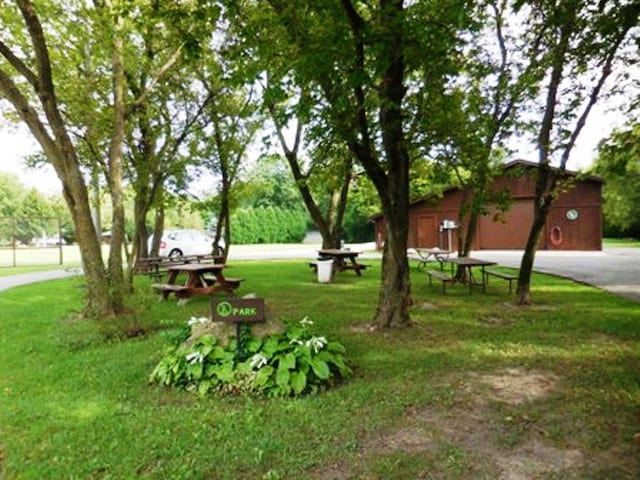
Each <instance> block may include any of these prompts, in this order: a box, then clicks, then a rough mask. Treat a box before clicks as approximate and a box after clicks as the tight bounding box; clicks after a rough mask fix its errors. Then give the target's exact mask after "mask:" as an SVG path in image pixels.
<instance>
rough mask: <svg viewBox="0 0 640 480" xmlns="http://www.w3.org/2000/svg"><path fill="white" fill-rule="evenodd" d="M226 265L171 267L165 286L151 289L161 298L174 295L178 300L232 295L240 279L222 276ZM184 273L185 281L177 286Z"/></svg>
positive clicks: (183, 265)
mask: <svg viewBox="0 0 640 480" xmlns="http://www.w3.org/2000/svg"><path fill="white" fill-rule="evenodd" d="M225 268H226V265H224V264H221V263H185V264H182V265H173V266H170V267H169V268H168V274H169V276H168V279H167V283H166V284H157V283H156V284H153V285H152V287H153V288H154V289H155V290H158V291H159V292H160V293H161V294H162V298H164V299H166V298H168V296H169V294H170V293H172V292H173V293H174V295H175V296H176V298H178V299H180V300H181V299H187V298H191V297H193V296H195V295H212V294H214V293H217V292H225V293H227V294H229V295H233V293H234V292H235V290H236V289H237V288H238V287H239V286H240V282H241V281H242V279H241V278H228V277H225V276H224V274H223V270H224V269H225ZM181 273H184V274H186V275H187V279H186V281H185V283H184V285H177V284H176V280H177V279H178V276H179V275H180V274H181Z"/></svg>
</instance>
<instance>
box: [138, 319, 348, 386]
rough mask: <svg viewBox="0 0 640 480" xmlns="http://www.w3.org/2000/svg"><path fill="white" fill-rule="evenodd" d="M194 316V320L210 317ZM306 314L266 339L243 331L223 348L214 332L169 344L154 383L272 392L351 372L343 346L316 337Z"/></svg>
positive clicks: (331, 380) (152, 378)
mask: <svg viewBox="0 0 640 480" xmlns="http://www.w3.org/2000/svg"><path fill="white" fill-rule="evenodd" d="M207 321H208V319H206V318H203V319H192V320H191V322H192V323H195V322H207ZM311 325H312V322H311V321H310V320H308V319H307V318H306V317H305V318H304V319H302V321H301V322H300V323H299V324H297V325H292V326H288V327H287V329H286V330H285V332H284V333H281V334H276V335H271V336H268V337H265V338H264V339H259V338H256V337H253V336H251V335H250V334H249V333H248V332H245V334H244V335H242V339H241V343H242V348H238V342H237V340H236V339H233V340H232V341H230V342H229V345H228V346H227V347H222V346H221V345H220V344H219V343H218V340H217V339H216V338H215V337H213V336H212V335H203V336H201V337H200V338H198V339H197V340H196V341H195V342H193V343H192V344H191V345H187V344H182V345H180V346H178V347H174V348H171V349H170V350H169V351H168V352H167V354H166V355H165V357H164V358H163V359H162V360H160V363H158V365H157V366H156V368H155V369H154V371H153V372H152V373H151V376H150V379H149V380H150V382H152V383H159V384H162V385H167V386H175V387H180V388H185V389H187V390H189V391H195V392H198V393H200V394H202V395H205V394H208V393H212V392H215V393H221V394H235V393H252V394H260V395H266V396H270V397H283V396H298V395H304V394H309V393H317V392H318V391H320V390H322V389H324V388H327V387H329V386H331V385H333V384H335V383H336V382H337V381H339V380H341V379H343V378H346V377H348V376H349V375H350V374H351V369H350V367H349V366H348V365H347V362H346V360H345V358H344V354H345V348H344V347H343V346H342V345H341V344H340V343H338V342H330V341H328V340H327V339H326V338H325V337H324V336H316V335H314V334H313V333H312V331H311V329H310V326H311Z"/></svg>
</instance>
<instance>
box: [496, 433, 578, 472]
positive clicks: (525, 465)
mask: <svg viewBox="0 0 640 480" xmlns="http://www.w3.org/2000/svg"><path fill="white" fill-rule="evenodd" d="M495 461H496V463H497V464H498V466H499V467H500V470H501V471H502V475H501V477H500V478H501V479H503V480H528V479H530V478H544V477H546V476H548V475H549V474H552V473H558V472H562V471H566V470H571V469H575V468H579V467H581V466H582V465H583V463H584V458H583V454H582V452H580V450H576V449H567V450H563V449H560V448H555V447H552V446H550V445H545V444H544V443H542V442H541V441H540V440H539V439H532V440H530V441H528V442H527V443H525V444H524V445H521V446H519V447H518V448H516V449H515V450H514V451H512V452H509V453H505V454H503V455H500V456H499V457H496V458H495Z"/></svg>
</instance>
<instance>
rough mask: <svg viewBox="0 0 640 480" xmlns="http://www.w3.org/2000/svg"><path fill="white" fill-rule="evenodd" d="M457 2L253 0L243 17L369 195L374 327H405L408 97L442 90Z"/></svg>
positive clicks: (460, 18)
mask: <svg viewBox="0 0 640 480" xmlns="http://www.w3.org/2000/svg"><path fill="white" fill-rule="evenodd" d="M265 3H268V5H269V7H270V9H269V10H267V9H265V6H266V5H265ZM250 4H251V2H246V3H242V6H243V7H245V8H249V7H250ZM464 5H465V2H457V1H438V0H434V1H427V2H414V3H412V4H411V5H410V6H404V4H403V2H402V1H401V0H380V1H378V2H360V1H350V0H342V1H341V2H339V3H338V2H335V3H327V2H312V1H310V2H294V3H292V2H285V1H281V0H270V1H269V2H258V9H256V10H253V11H251V14H250V15H252V18H254V19H255V18H259V19H260V20H261V21H263V22H266V23H267V24H269V26H270V27H272V28H277V29H279V31H281V32H282V34H281V36H280V37H279V38H280V42H275V43H271V44H270V46H269V48H275V49H278V48H279V49H281V50H280V51H281V55H283V56H284V57H283V58H289V59H290V69H291V71H292V72H294V73H295V74H294V75H292V77H291V78H292V81H295V82H297V84H298V85H299V86H300V88H308V89H309V90H308V91H309V92H310V94H312V95H314V97H313V100H314V102H315V104H316V105H317V106H318V107H320V108H319V111H320V114H321V115H322V117H323V118H324V119H325V123H326V125H328V126H329V127H330V128H331V131H332V133H331V134H332V135H336V136H337V138H340V139H341V140H342V141H343V142H344V143H345V144H346V145H347V147H348V149H349V151H350V152H351V155H352V156H353V157H354V159H356V160H357V161H358V162H359V163H360V165H361V166H362V168H363V169H364V171H365V173H366V175H367V176H368V177H369V178H370V179H371V181H372V183H373V184H374V186H375V188H376V190H377V192H378V195H379V197H380V202H381V205H382V210H383V213H384V217H385V222H386V225H385V226H386V229H385V232H386V238H385V245H384V255H383V260H382V286H381V289H380V295H379V300H378V306H377V309H376V314H375V316H374V323H375V324H376V325H377V326H378V327H380V328H387V327H399V326H406V325H408V324H409V322H410V318H409V311H408V307H409V304H410V302H411V299H410V278H409V267H408V262H407V256H406V247H407V236H408V227H409V216H408V205H409V170H410V164H411V159H410V155H409V144H410V139H409V138H408V132H409V130H410V124H411V120H412V119H411V118H409V113H410V112H409V109H408V108H407V97H408V96H412V95H417V93H418V92H423V90H424V88H426V83H425V82H422V80H421V79H422V78H424V77H425V76H427V77H429V79H430V83H429V87H431V86H439V87H440V88H442V86H443V83H444V82H445V77H446V74H447V73H449V72H448V71H447V70H446V68H445V66H447V65H449V60H450V57H451V56H452V55H453V54H455V47H456V44H457V41H458V36H457V33H458V30H459V29H460V28H462V27H463V26H464V24H465V22H466V15H465V10H464ZM245 11H246V10H245ZM233 14H234V15H235V14H237V15H240V14H241V12H233ZM254 32H255V30H254ZM431 91H432V92H433V91H434V90H431ZM413 113H414V112H412V115H413ZM423 113H424V114H425V115H427V114H430V113H432V112H423Z"/></svg>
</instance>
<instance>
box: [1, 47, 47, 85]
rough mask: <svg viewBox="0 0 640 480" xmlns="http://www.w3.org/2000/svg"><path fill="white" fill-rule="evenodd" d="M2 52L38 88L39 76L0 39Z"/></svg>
mask: <svg viewBox="0 0 640 480" xmlns="http://www.w3.org/2000/svg"><path fill="white" fill-rule="evenodd" d="M0 54H1V55H2V56H3V57H4V58H6V59H7V61H8V62H9V63H10V64H11V65H12V66H13V68H15V69H16V70H17V71H18V73H20V75H22V76H23V77H24V78H25V79H26V80H27V81H28V82H29V83H30V84H31V85H32V86H33V88H35V89H36V91H37V90H38V87H39V85H38V77H36V74H35V73H33V72H32V71H31V69H30V68H29V67H27V65H26V64H25V63H24V62H23V61H22V60H20V59H19V58H18V57H17V56H16V55H15V54H14V53H13V52H12V51H11V49H10V48H9V47H8V46H7V45H6V44H5V43H4V42H3V41H2V40H0Z"/></svg>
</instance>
